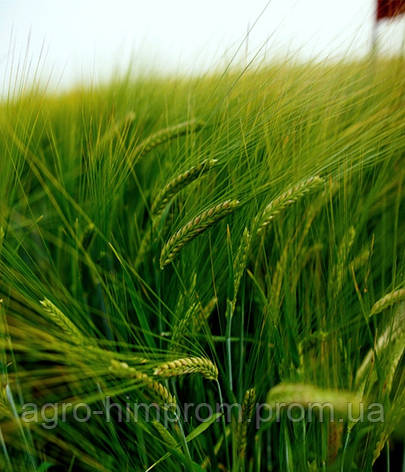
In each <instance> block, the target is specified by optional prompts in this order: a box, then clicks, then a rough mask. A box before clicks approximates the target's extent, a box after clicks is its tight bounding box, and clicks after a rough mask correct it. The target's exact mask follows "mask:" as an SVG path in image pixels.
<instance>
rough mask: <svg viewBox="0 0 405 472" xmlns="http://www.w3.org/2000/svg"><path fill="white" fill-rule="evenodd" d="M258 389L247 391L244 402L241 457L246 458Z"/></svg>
mask: <svg viewBox="0 0 405 472" xmlns="http://www.w3.org/2000/svg"><path fill="white" fill-rule="evenodd" d="M255 402H256V390H255V389H254V388H250V389H249V390H247V391H246V393H245V396H244V398H243V402H242V414H241V423H240V424H239V428H238V441H237V443H238V455H239V457H240V458H241V459H244V458H245V454H246V445H247V429H248V425H249V423H250V421H251V420H252V418H253V415H254V412H255V406H256V403H255Z"/></svg>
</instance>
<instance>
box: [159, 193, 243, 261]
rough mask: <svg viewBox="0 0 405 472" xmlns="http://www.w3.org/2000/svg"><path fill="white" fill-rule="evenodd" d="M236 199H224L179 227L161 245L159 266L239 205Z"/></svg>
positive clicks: (172, 258) (171, 258) (172, 257)
mask: <svg viewBox="0 0 405 472" xmlns="http://www.w3.org/2000/svg"><path fill="white" fill-rule="evenodd" d="M239 204H240V203H239V201H238V200H226V201H225V202H222V203H219V204H218V205H215V206H213V207H212V208H210V209H209V210H206V211H204V212H203V213H201V214H200V215H198V216H196V217H195V218H193V219H192V220H191V221H189V222H188V223H187V224H186V225H184V226H183V227H182V228H180V229H179V230H178V231H177V232H176V233H174V234H173V236H172V237H171V238H170V239H169V240H168V241H167V243H166V244H165V245H164V246H163V249H162V252H161V255H160V268H161V269H163V268H164V267H165V266H166V265H167V264H169V263H170V262H172V261H173V260H174V258H175V257H176V255H177V254H178V253H179V252H180V250H181V249H182V248H183V247H184V246H185V245H186V244H187V243H188V242H189V241H191V240H192V239H194V238H196V237H197V236H198V235H199V234H200V233H202V232H204V231H205V230H207V229H208V228H210V227H211V226H213V225H214V224H215V223H217V222H218V221H220V220H221V219H222V218H224V217H225V216H227V215H229V214H230V213H232V212H233V211H234V210H235V209H236V208H238V206H239Z"/></svg>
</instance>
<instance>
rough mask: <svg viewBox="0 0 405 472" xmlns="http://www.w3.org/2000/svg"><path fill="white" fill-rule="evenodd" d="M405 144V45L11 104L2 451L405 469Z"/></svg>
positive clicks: (34, 460)
mask: <svg viewBox="0 0 405 472" xmlns="http://www.w3.org/2000/svg"><path fill="white" fill-rule="evenodd" d="M404 152H405V74H404V63H403V61H402V60H400V59H391V60H382V59H381V60H377V61H375V60H373V61H370V62H369V61H364V62H361V63H340V64H334V65H325V64H306V65H296V64H288V63H285V64H281V63H280V64H277V65H274V66H271V67H268V66H267V67H264V66H263V67H260V68H258V69H257V70H249V71H243V72H241V71H236V70H228V71H226V72H224V73H222V74H212V75H206V76H203V77H198V78H181V77H176V78H164V79H163V78H156V77H146V76H145V77H142V78H138V79H130V78H126V79H125V78H124V79H121V80H116V81H114V82H112V83H110V84H108V85H103V86H94V87H92V88H86V89H77V90H75V91H72V92H70V93H67V94H60V95H52V94H50V93H44V92H41V91H38V90H36V91H32V92H29V93H25V94H24V95H19V96H18V97H14V98H9V99H8V100H4V101H3V103H2V104H1V106H0V176H1V177H0V298H1V304H0V315H1V318H0V320H1V321H0V326H1V330H0V368H1V395H0V428H1V429H0V432H1V434H0V449H1V451H2V452H1V455H0V469H1V470H17V471H30V470H34V471H38V472H39V471H44V470H69V471H75V470H88V471H90V470H91V471H138V470H139V471H140V470H162V471H169V470H173V471H177V470H187V471H191V470H195V471H201V470H229V471H239V470H249V471H261V470H268V471H270V470H273V471H276V470H279V471H299V470H302V471H314V470H336V471H338V470H339V471H351V470H359V471H360V470H361V471H371V470H399V469H397V468H395V469H394V467H393V460H394V459H393V457H394V456H396V457H398V456H401V454H403V452H402V451H403V447H404V435H405V433H404V425H405V423H404V421H405V420H404V418H405V409H404V408H405V394H404V382H405V373H404V369H403V359H402V357H401V356H402V354H403V350H404V345H405V328H404V326H405V305H404V303H403V302H402V300H403V299H405V292H404V289H405V286H404V280H405V272H404V270H405V265H404V263H405V259H404V255H405V252H404V250H405V218H404V211H405V192H404V177H405V166H404ZM166 186H167V187H166ZM176 361H177V362H176ZM174 397H175V400H174ZM107 398H109V399H110V400H111V402H113V403H115V404H120V405H122V407H123V412H124V413H126V409H125V408H126V403H130V404H131V405H133V404H134V403H139V402H143V403H145V404H146V403H148V402H149V403H150V402H152V403H153V402H154V403H155V406H156V408H155V409H154V410H153V411H151V412H150V415H149V418H148V417H147V415H146V411H141V412H140V414H139V415H138V417H137V418H136V419H137V421H135V418H134V413H133V411H132V410H131V412H130V413H128V415H129V416H128V418H129V420H128V421H124V420H122V421H119V420H120V418H119V411H118V407H115V408H111V415H110V417H108V418H107V415H106V412H105V405H106V399H107ZM172 401H176V402H177V405H178V407H179V408H178V410H177V413H176V411H175V408H174V407H173V405H172V406H167V405H166V404H167V403H171V402H172ZM277 401H281V402H284V403H285V404H286V405H285V406H284V408H283V409H282V411H281V413H280V415H279V418H277V419H275V418H273V419H272V420H270V421H262V422H258V418H260V417H263V418H264V417H266V416H267V413H266V412H268V407H267V408H263V405H262V404H263V403H266V402H267V405H269V406H271V405H272V404H273V403H274V402H277ZM311 401H318V402H323V401H325V402H330V403H331V404H332V405H333V407H334V408H335V410H336V412H339V413H340V412H342V420H343V421H342V422H339V421H332V419H331V417H330V416H328V415H326V416H325V418H324V419H323V421H321V419H320V417H319V416H318V414H316V415H315V418H313V419H312V421H310V419H309V418H308V417H306V416H305V417H303V418H301V419H299V421H298V420H296V419H295V420H294V418H290V417H289V415H288V414H289V413H291V412H292V411H293V410H292V409H289V408H288V405H291V403H293V404H294V403H295V407H296V408H298V407H299V406H300V405H302V407H303V408H304V407H305V409H307V408H308V405H309V403H310V402H311ZM28 403H32V404H35V405H37V406H38V409H39V413H41V415H38V416H36V417H34V415H33V414H32V415H31V416H29V415H28V414H27V404H28ZM56 403H58V407H57V408H56V407H55V405H54V404H56ZM66 403H70V404H71V405H70V406H66V408H65V409H64V406H63V405H65V404H66ZM82 403H86V404H87V405H89V406H90V407H91V409H92V411H93V412H94V411H104V414H92V415H91V417H90V418H89V419H88V421H84V420H83V418H84V417H85V416H86V408H85V406H83V405H82V407H81V409H80V410H79V406H80V404H82ZM185 403H194V404H195V405H198V404H203V407H201V408H200V411H199V412H198V411H196V409H195V407H194V408H191V409H189V411H188V412H186V411H185ZM217 403H219V404H220V403H225V404H234V403H238V404H243V407H242V409H241V411H240V412H238V410H237V409H235V410H232V414H231V415H228V414H226V415H225V414H221V413H226V411H224V408H219V409H218V408H217V406H216V404H217ZM255 403H257V404H258V407H257V410H256V411H255ZM348 403H350V404H352V405H354V406H353V413H354V412H357V413H358V411H359V405H360V403H362V404H364V405H366V407H367V408H368V406H369V404H370V403H378V404H379V405H382V407H383V409H384V421H372V419H370V418H369V417H367V414H366V413H365V417H364V418H361V419H359V420H358V421H356V418H350V416H349V415H348V414H347V412H346V413H345V411H344V409H345V406H346V405H347V404H348ZM47 404H48V405H47ZM207 404H208V405H209V406H211V407H212V410H213V414H214V416H212V418H211V419H210V420H208V421H206V422H201V421H199V418H198V414H197V413H199V414H200V416H201V417H202V418H204V419H206V418H207V416H208V412H209V409H210V407H209V406H207ZM44 405H45V406H44ZM78 405H79V406H78ZM157 407H159V408H160V410H158V409H157ZM367 408H366V411H368V410H367ZM32 409H33V406H32V405H31V410H30V411H32ZM298 409H299V408H298ZM375 411H376V410H374V412H375ZM78 412H79V413H78ZM157 412H160V417H158V415H157ZM74 413H76V416H80V417H81V418H79V419H78V418H77V417H76V418H75V417H74ZM145 415H146V416H145ZM165 417H170V421H168V422H166V423H167V424H165V421H164V419H165ZM357 417H358V415H357ZM250 419H252V421H249V420H250ZM56 423H57V424H56ZM373 463H374V466H373Z"/></svg>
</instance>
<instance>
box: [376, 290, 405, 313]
mask: <svg viewBox="0 0 405 472" xmlns="http://www.w3.org/2000/svg"><path fill="white" fill-rule="evenodd" d="M404 300H405V288H402V289H399V290H395V291H393V292H390V293H387V295H385V296H384V297H382V298H381V299H380V300H378V301H377V302H375V303H374V305H373V307H372V308H371V311H370V317H371V316H374V315H378V314H379V313H381V312H383V311H384V310H386V309H387V308H389V307H390V306H392V305H396V304H397V303H400V302H402V301H404Z"/></svg>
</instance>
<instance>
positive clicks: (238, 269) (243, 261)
mask: <svg viewBox="0 0 405 472" xmlns="http://www.w3.org/2000/svg"><path fill="white" fill-rule="evenodd" d="M250 244H251V236H250V232H249V230H248V229H247V228H245V229H244V231H243V235H242V239H241V242H240V244H239V247H238V250H237V253H236V256H235V260H234V263H233V297H232V300H231V308H230V310H231V313H230V316H232V315H233V313H234V311H235V305H236V298H237V296H238V291H239V287H240V282H241V280H242V276H243V273H244V272H245V269H246V265H247V262H248V257H249V251H250Z"/></svg>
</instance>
